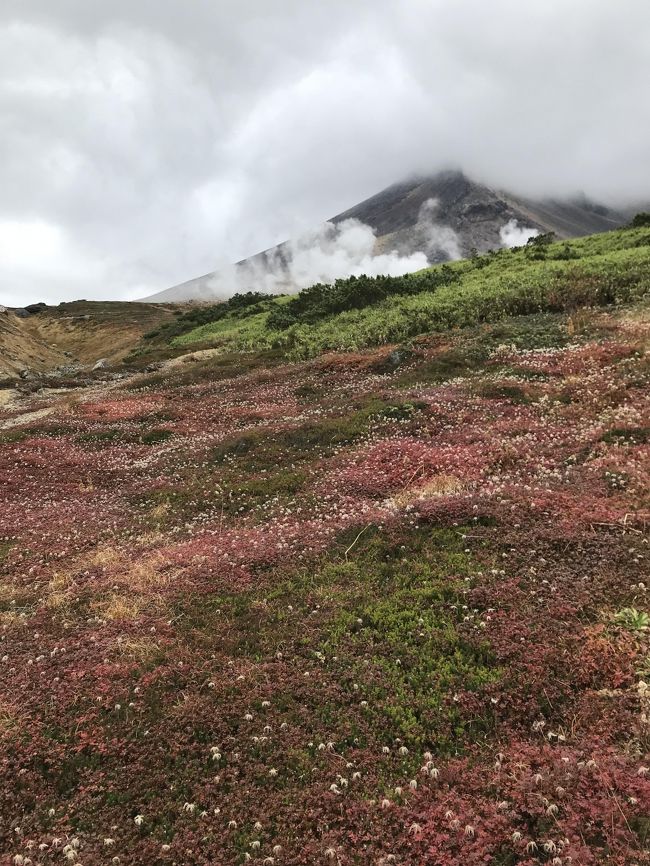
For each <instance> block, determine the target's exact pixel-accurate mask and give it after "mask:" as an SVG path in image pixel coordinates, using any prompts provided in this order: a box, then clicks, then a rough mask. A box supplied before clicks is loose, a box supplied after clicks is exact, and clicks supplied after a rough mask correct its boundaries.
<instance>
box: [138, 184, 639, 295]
mask: <svg viewBox="0 0 650 866" xmlns="http://www.w3.org/2000/svg"><path fill="white" fill-rule="evenodd" d="M627 216H628V215H627V214H626V213H624V212H620V211H615V210H612V209H610V208H607V207H605V206H603V205H600V204H596V203H594V202H591V201H589V200H588V199H587V198H586V197H584V196H581V197H578V198H573V199H565V200H559V199H550V198H549V199H540V200H533V199H529V198H523V197H520V196H516V195H513V194H511V193H509V192H504V191H502V190H495V189H492V188H491V187H488V186H485V185H484V184H481V183H476V182H475V181H472V180H470V179H469V178H468V177H466V176H465V175H464V174H463V173H462V172H460V171H443V172H439V173H438V174H435V175H433V176H430V177H414V178H411V179H410V180H406V181H403V182H401V183H396V184H393V185H392V186H389V187H387V188H386V189H384V190H382V191H381V192H379V193H377V194H376V195H374V196H372V197H371V198H368V199H366V200H365V201H362V202H361V203H360V204H357V205H355V206H354V207H351V208H349V209H348V210H346V211H343V212H342V213H340V214H337V216H335V217H333V218H332V219H330V220H329V221H328V222H329V223H331V224H333V225H334V226H337V225H339V224H341V223H343V222H344V221H345V220H352V219H353V220H358V221H359V222H361V223H363V224H364V225H366V226H369V227H370V228H371V229H372V231H373V232H374V234H375V237H376V240H375V242H374V251H373V252H374V254H375V255H381V254H386V253H393V252H394V253H396V254H398V255H400V256H409V255H412V254H414V253H416V252H422V253H423V254H424V255H425V256H426V259H427V261H428V262H429V263H431V264H433V263H435V262H440V261H445V260H447V259H449V258H463V257H466V256H468V255H469V254H470V253H471V251H472V250H474V249H475V250H477V251H478V252H479V253H482V252H487V251H488V250H491V249H498V248H499V247H502V246H504V235H503V232H504V230H506V228H507V227H508V226H510V227H511V228H515V230H516V229H522V230H523V229H526V230H528V231H529V234H534V233H539V232H541V233H544V232H554V233H555V235H557V236H558V237H559V238H570V237H579V236H582V235H588V234H594V233H596V232H601V231H608V230H610V229H613V228H617V227H618V226H621V225H623V223H625V222H626V220H627ZM293 249H294V245H293V243H292V242H291V241H286V242H284V243H282V244H279V245H277V246H275V247H271V248H270V249H268V250H264V251H263V252H260V253H257V254H256V255H254V256H250V257H249V258H246V259H242V260H241V261H239V262H237V263H236V265H235V266H234V267H235V270H234V277H232V276H231V282H234V283H236V285H230V286H228V285H226V284H225V283H224V276H223V275H222V274H219V273H217V272H213V273H209V274H205V275H203V276H201V277H196V278H195V279H192V280H188V281H187V282H185V283H181V284H179V285H177V286H173V287H172V288H170V289H167V290H165V291H162V292H159V293H157V294H155V295H152V296H150V297H148V298H146V299H145V300H148V301H156V302H159V301H167V302H173V301H186V300H195V299H196V300H209V299H215V298H219V297H223V296H224V295H225V294H230V293H232V291H236V290H240V291H241V290H246V289H256V288H260V286H259V285H258V284H257V282H258V281H259V277H260V275H261V274H265V273H268V272H272V273H273V274H274V275H276V286H277V289H278V290H279V291H295V290H296V289H298V288H301V286H300V285H298V284H297V283H296V281H295V278H294V275H293V274H292V268H291V260H292V255H293ZM277 275H279V279H277ZM340 276H346V274H340Z"/></svg>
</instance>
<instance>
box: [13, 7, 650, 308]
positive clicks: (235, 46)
mask: <svg viewBox="0 0 650 866" xmlns="http://www.w3.org/2000/svg"><path fill="white" fill-rule="evenodd" d="M649 81H650V2H649V0H618V2H612V0H536V2H534V3H528V2H524V0H490V2H486V0H327V2H322V3H321V2H316V0H314V2H309V0H182V2H181V0H111V2H107V0H0V303H5V304H11V305H20V304H24V303H28V302H30V301H35V300H45V301H49V302H55V301H59V300H62V299H71V298H78V297H85V298H135V297H138V296H142V295H146V294H149V293H151V292H153V291H156V290H159V289H164V288H166V287H168V286H171V285H173V284H175V283H178V282H180V281H183V280H186V279H189V278H191V277H194V276H198V275H199V274H201V273H204V272H206V271H209V270H212V269H213V268H214V267H215V266H216V265H217V264H219V263H220V262H223V261H235V260H237V259H240V258H242V257H244V256H247V255H249V254H251V253H254V252H257V251H258V250H260V249H263V248H266V247H268V246H271V245H273V244H275V243H277V242H279V241H281V240H284V239H285V238H286V237H288V236H291V235H292V234H295V233H296V232H297V231H299V230H300V229H302V228H305V227H307V226H313V225H314V224H317V223H319V222H321V221H322V220H324V219H326V218H327V217H330V216H333V215H335V214H336V213H338V212H339V211H341V210H343V209H345V208H346V207H348V206H350V205H352V204H355V203H356V202H358V201H360V200H361V199H363V198H365V197H367V196H369V195H372V194H373V193H375V192H377V191H379V190H380V189H382V188H383V187H384V186H386V185H388V184H390V183H392V182H394V181H396V180H399V179H401V178H403V177H404V176H406V175H408V174H410V173H413V172H431V171H435V170H437V169H439V168H442V167H447V166H457V167H462V168H463V169H464V170H465V171H466V172H467V173H468V174H470V175H471V176H474V177H476V178H478V179H482V180H484V181H486V182H488V183H490V184H492V185H496V186H501V187H505V188H509V189H511V190H512V191H515V192H525V193H533V194H536V195H539V194H556V195H557V194H564V193H566V194H570V193H573V192H575V191H577V190H584V191H585V192H587V193H588V194H590V195H591V196H593V197H596V198H598V199H602V200H605V201H612V202H615V201H620V200H630V199H637V200H638V199H645V200H648V199H650V99H649V98H648V82H649Z"/></svg>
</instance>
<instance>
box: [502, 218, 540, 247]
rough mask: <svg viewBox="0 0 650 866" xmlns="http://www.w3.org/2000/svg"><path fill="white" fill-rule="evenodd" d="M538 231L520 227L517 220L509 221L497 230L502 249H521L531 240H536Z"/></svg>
mask: <svg viewBox="0 0 650 866" xmlns="http://www.w3.org/2000/svg"><path fill="white" fill-rule="evenodd" d="M538 234H539V230H538V229H531V228H526V227H524V226H520V225H519V223H518V222H517V220H509V222H507V223H506V224H505V225H504V226H502V227H501V228H500V229H499V237H500V238H501V243H502V244H503V246H504V247H523V245H524V244H526V243H528V241H529V240H530V239H531V238H536V237H537V235H538Z"/></svg>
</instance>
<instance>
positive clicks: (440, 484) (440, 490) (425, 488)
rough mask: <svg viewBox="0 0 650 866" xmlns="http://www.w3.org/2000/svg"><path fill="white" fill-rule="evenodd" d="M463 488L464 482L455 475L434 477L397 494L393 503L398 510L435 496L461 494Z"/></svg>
mask: <svg viewBox="0 0 650 866" xmlns="http://www.w3.org/2000/svg"><path fill="white" fill-rule="evenodd" d="M463 486H464V485H463V482H462V481H461V480H460V479H459V478H456V476H454V475H434V476H433V478H428V479H427V480H426V481H425V482H424V483H422V484H418V485H416V486H415V487H409V488H407V489H406V490H402V491H401V492H400V493H397V494H396V495H395V496H394V497H393V499H392V502H393V504H394V505H396V506H397V507H398V508H404V507H405V506H406V505H411V504H412V503H413V502H417V501H418V500H419V499H430V498H432V497H434V496H449V495H450V494H452V493H459V492H460V491H461V490H462V489H463Z"/></svg>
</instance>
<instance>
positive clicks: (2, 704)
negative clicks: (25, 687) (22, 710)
mask: <svg viewBox="0 0 650 866" xmlns="http://www.w3.org/2000/svg"><path fill="white" fill-rule="evenodd" d="M17 727H18V713H17V712H16V709H15V707H12V706H11V704H9V703H8V702H7V701H3V700H2V699H1V698H0V737H2V736H6V735H7V734H11V733H12V732H13V731H14V730H16V728H17Z"/></svg>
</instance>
